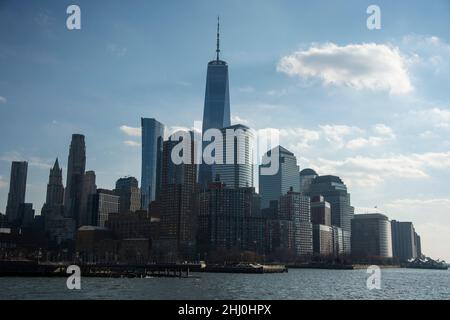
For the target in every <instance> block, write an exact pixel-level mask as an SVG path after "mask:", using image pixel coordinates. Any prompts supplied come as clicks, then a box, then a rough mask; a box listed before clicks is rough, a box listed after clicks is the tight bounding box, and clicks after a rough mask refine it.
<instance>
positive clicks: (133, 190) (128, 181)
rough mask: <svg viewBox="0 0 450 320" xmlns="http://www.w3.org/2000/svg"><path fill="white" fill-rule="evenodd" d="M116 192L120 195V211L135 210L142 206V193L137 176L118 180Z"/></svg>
mask: <svg viewBox="0 0 450 320" xmlns="http://www.w3.org/2000/svg"><path fill="white" fill-rule="evenodd" d="M114 192H115V193H116V194H117V195H118V196H119V197H120V209H119V212H120V213H130V212H135V211H137V210H139V209H140V208H141V193H140V190H139V186H138V181H137V179H136V178H135V177H124V178H120V179H119V180H117V182H116V189H115V190H114Z"/></svg>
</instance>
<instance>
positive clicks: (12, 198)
mask: <svg viewBox="0 0 450 320" xmlns="http://www.w3.org/2000/svg"><path fill="white" fill-rule="evenodd" d="M27 172H28V162H26V161H13V162H12V164H11V178H10V180H9V193H8V203H7V205H6V217H7V218H8V221H9V223H10V224H12V225H14V226H20V225H21V224H22V216H21V210H20V206H21V204H23V203H24V202H25V191H26V186H27Z"/></svg>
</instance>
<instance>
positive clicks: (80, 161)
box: [64, 134, 86, 226]
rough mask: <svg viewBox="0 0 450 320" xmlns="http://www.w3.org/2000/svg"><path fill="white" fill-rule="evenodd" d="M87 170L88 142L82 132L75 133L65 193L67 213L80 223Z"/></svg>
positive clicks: (71, 146) (68, 164)
mask: <svg viewBox="0 0 450 320" xmlns="http://www.w3.org/2000/svg"><path fill="white" fill-rule="evenodd" d="M85 170H86V144H85V138H84V135H82V134H73V135H72V141H71V143H70V151H69V159H68V162H67V185H66V190H65V193H64V206H65V215H66V217H68V218H72V219H74V220H75V221H76V224H77V226H78V225H79V224H80V212H81V203H82V202H81V197H82V194H83V177H84V173H85Z"/></svg>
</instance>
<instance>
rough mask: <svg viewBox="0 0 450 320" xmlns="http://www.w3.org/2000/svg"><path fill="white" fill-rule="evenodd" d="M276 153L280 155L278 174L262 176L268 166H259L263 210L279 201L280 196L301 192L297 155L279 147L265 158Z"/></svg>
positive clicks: (270, 151)
mask: <svg viewBox="0 0 450 320" xmlns="http://www.w3.org/2000/svg"><path fill="white" fill-rule="evenodd" d="M274 152H275V154H276V153H278V163H279V169H278V172H277V173H276V174H274V175H262V174H261V168H262V167H265V166H270V165H269V164H267V165H260V166H259V172H260V174H259V193H260V195H261V208H268V207H269V204H270V201H272V200H278V199H279V198H280V196H282V195H285V194H286V193H287V192H288V191H290V190H292V191H293V192H299V191H300V180H299V166H298V165H297V158H296V157H295V155H294V154H293V153H292V152H290V151H289V150H287V149H286V148H283V147H282V146H277V147H275V148H273V149H272V150H269V151H267V153H266V154H265V155H264V156H271V155H273V153H274Z"/></svg>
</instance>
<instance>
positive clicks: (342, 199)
mask: <svg viewBox="0 0 450 320" xmlns="http://www.w3.org/2000/svg"><path fill="white" fill-rule="evenodd" d="M320 195H322V196H323V197H324V198H325V201H326V202H329V203H330V205H331V224H332V225H333V226H337V227H340V228H342V234H343V245H344V247H343V251H344V253H345V254H349V253H350V252H351V230H352V227H351V220H352V217H353V214H354V211H355V209H354V208H353V207H352V206H351V204H350V194H349V193H348V192H347V186H346V185H345V184H344V182H342V180H341V179H340V178H339V177H337V176H318V177H317V178H315V179H314V180H313V181H312V183H311V185H310V188H309V196H311V197H313V196H320Z"/></svg>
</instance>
